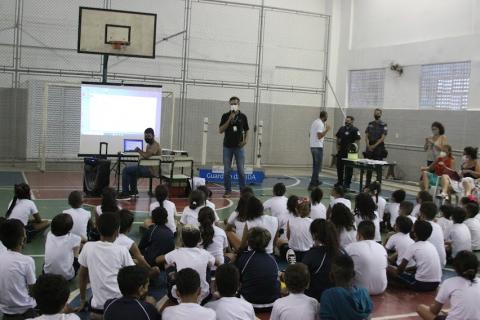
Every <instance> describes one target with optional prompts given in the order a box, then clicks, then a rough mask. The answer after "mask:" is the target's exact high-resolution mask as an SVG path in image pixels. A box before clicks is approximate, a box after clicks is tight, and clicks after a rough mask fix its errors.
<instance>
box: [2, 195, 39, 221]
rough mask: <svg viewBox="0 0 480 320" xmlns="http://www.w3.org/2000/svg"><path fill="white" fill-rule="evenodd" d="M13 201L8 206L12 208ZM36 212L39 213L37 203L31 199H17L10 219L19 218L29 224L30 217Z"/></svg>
mask: <svg viewBox="0 0 480 320" xmlns="http://www.w3.org/2000/svg"><path fill="white" fill-rule="evenodd" d="M11 204H12V201H10V203H9V204H8V207H7V208H10V205H11ZM35 213H38V209H37V206H36V205H35V203H34V202H33V201H32V200H30V199H17V201H16V202H15V207H13V209H12V213H11V214H10V216H9V217H8V219H18V220H20V221H22V223H23V225H24V226H26V225H27V224H28V219H30V217H31V216H32V215H34V214H35Z"/></svg>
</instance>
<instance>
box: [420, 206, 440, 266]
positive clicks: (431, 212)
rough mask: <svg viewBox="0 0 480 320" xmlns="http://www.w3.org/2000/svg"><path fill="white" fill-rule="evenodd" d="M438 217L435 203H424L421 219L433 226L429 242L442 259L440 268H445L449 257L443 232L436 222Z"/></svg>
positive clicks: (421, 207) (421, 208)
mask: <svg viewBox="0 0 480 320" xmlns="http://www.w3.org/2000/svg"><path fill="white" fill-rule="evenodd" d="M436 216H437V206H436V205H435V203H433V202H429V201H426V202H422V205H421V206H420V219H423V220H426V221H428V222H429V223H430V224H431V226H432V234H431V236H430V238H428V241H430V243H432V244H433V246H434V247H435V249H437V252H438V257H439V258H440V264H441V265H440V266H441V267H442V268H443V267H444V266H445V264H446V263H447V255H446V252H445V242H444V240H443V239H445V237H444V236H443V231H442V228H441V227H440V225H438V223H436V222H435V217H436Z"/></svg>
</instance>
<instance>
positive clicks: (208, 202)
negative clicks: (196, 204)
mask: <svg viewBox="0 0 480 320" xmlns="http://www.w3.org/2000/svg"><path fill="white" fill-rule="evenodd" d="M205 205H206V206H207V207H209V208H212V209H213V211H215V210H216V206H215V203H213V202H212V201H210V200H205Z"/></svg>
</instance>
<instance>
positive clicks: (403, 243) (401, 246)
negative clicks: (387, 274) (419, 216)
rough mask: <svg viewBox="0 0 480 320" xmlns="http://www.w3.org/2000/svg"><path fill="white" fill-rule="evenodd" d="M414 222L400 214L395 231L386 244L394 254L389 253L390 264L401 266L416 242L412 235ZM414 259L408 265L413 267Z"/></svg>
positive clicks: (388, 249) (386, 247)
mask: <svg viewBox="0 0 480 320" xmlns="http://www.w3.org/2000/svg"><path fill="white" fill-rule="evenodd" d="M412 227H413V223H412V220H410V219H408V218H407V217H405V216H399V217H398V218H397V221H396V222H395V227H394V228H395V231H396V233H395V234H393V235H392V236H391V237H390V238H389V239H388V240H387V243H386V244H385V249H387V251H388V252H391V253H392V254H391V255H389V257H388V261H389V264H390V265H394V266H399V265H400V264H401V263H402V261H403V258H404V257H405V254H406V253H407V250H408V248H409V247H410V246H411V245H412V244H414V243H415V241H413V239H412V238H411V237H410V232H412ZM413 266H414V263H413V261H410V263H409V265H408V266H407V267H413Z"/></svg>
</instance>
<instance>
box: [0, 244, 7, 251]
mask: <svg viewBox="0 0 480 320" xmlns="http://www.w3.org/2000/svg"><path fill="white" fill-rule="evenodd" d="M5 252H7V247H5V246H4V245H3V242H2V241H0V254H2V253H5Z"/></svg>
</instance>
